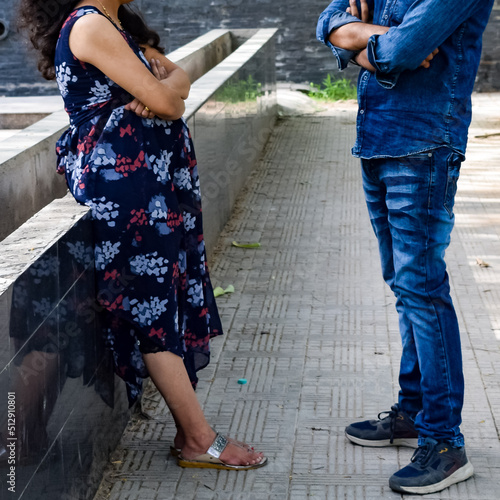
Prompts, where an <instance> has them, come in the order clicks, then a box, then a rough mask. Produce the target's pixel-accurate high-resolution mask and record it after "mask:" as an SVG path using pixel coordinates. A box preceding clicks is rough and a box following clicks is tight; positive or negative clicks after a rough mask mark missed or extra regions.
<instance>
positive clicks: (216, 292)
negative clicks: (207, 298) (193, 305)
mask: <svg viewBox="0 0 500 500" xmlns="http://www.w3.org/2000/svg"><path fill="white" fill-rule="evenodd" d="M226 293H234V286H233V285H229V286H228V287H227V288H226V289H225V290H224V289H223V288H222V287H220V286H218V287H216V288H214V297H216V298H217V297H220V296H221V295H225V294H226Z"/></svg>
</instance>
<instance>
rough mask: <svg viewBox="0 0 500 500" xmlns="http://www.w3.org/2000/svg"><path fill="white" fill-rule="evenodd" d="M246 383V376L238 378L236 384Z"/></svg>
mask: <svg viewBox="0 0 500 500" xmlns="http://www.w3.org/2000/svg"><path fill="white" fill-rule="evenodd" d="M246 383H247V379H246V378H240V379H239V380H238V384H240V385H245V384H246Z"/></svg>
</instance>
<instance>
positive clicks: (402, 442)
mask: <svg viewBox="0 0 500 500" xmlns="http://www.w3.org/2000/svg"><path fill="white" fill-rule="evenodd" d="M345 435H346V438H347V439H348V440H349V441H351V442H352V443H354V444H359V445H360V446H369V447H370V448H384V447H386V446H406V447H408V448H418V438H402V439H393V440H392V443H391V440H390V439H379V440H377V441H374V440H373V439H361V438H358V437H356V436H351V435H350V434H347V432H346V433H345Z"/></svg>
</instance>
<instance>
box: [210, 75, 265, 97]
mask: <svg viewBox="0 0 500 500" xmlns="http://www.w3.org/2000/svg"><path fill="white" fill-rule="evenodd" d="M260 95H262V84H261V83H259V82H256V81H255V80H254V79H253V77H252V75H250V76H249V77H248V78H247V79H246V80H239V81H237V82H228V83H226V85H224V86H223V87H222V88H221V89H219V90H218V91H217V94H216V99H217V100H218V101H222V102H248V101H256V100H257V97H259V96H260Z"/></svg>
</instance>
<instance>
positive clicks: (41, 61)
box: [18, 0, 164, 80]
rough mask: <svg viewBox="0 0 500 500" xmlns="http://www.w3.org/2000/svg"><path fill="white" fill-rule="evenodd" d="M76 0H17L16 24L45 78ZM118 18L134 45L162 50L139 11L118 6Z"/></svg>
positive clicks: (50, 72) (49, 77)
mask: <svg viewBox="0 0 500 500" xmlns="http://www.w3.org/2000/svg"><path fill="white" fill-rule="evenodd" d="M79 1H80V0H21V2H20V6H19V20H18V27H19V28H20V29H21V30H23V31H26V32H27V33H28V36H29V39H30V40H31V43H32V44H33V47H35V49H36V50H37V51H38V53H39V56H38V69H39V70H40V72H41V73H42V76H43V77H44V78H45V79H47V80H54V79H55V77H56V73H55V68H54V57H55V52H56V43H57V40H58V38H59V32H60V31H61V28H62V25H63V24H64V21H66V19H67V17H68V16H69V14H70V13H71V12H72V11H73V10H74V9H75V6H76V5H77V4H78V3H79ZM118 17H119V19H120V21H121V23H122V25H123V28H124V29H125V31H127V32H128V33H130V35H132V38H133V39H134V40H135V42H136V43H137V44H138V45H141V46H144V45H149V46H151V47H153V48H154V49H156V50H158V51H160V52H164V49H163V47H160V36H159V35H158V33H156V31H153V30H151V29H150V28H148V26H147V25H146V22H145V21H144V19H143V17H142V16H141V14H140V13H139V12H138V11H137V10H135V9H132V8H131V7H129V6H128V5H122V6H120V9H119V10H118Z"/></svg>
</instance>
